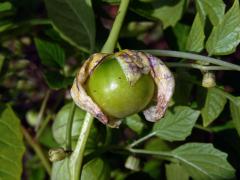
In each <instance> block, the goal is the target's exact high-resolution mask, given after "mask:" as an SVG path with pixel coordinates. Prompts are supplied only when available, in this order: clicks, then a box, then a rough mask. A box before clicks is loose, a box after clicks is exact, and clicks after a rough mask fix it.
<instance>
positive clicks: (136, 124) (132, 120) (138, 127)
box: [125, 114, 144, 134]
mask: <svg viewBox="0 0 240 180" xmlns="http://www.w3.org/2000/svg"><path fill="white" fill-rule="evenodd" d="M125 123H126V125H127V126H128V127H129V128H130V129H132V130H133V131H135V132H136V133H138V134H141V132H142V130H143V128H144V123H143V121H142V119H141V117H140V116H139V115H138V114H134V115H131V116H128V117H127V118H126V120H125Z"/></svg>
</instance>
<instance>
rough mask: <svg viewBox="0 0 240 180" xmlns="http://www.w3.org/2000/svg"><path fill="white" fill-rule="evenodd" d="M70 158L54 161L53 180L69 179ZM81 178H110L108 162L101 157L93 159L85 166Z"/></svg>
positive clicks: (101, 179)
mask: <svg viewBox="0 0 240 180" xmlns="http://www.w3.org/2000/svg"><path fill="white" fill-rule="evenodd" d="M69 163H70V159H69V158H65V159H64V160H62V161H57V162H54V163H53V168H52V175H51V180H67V179H69V178H70V171H69ZM81 174H82V175H81V180H108V179H109V178H110V171H109V166H108V164H107V163H106V162H105V161H103V160H102V159H100V158H96V159H93V160H91V161H89V162H88V163H86V164H85V165H84V166H83V169H82V173H81Z"/></svg>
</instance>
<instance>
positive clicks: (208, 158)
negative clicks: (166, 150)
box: [171, 143, 235, 180]
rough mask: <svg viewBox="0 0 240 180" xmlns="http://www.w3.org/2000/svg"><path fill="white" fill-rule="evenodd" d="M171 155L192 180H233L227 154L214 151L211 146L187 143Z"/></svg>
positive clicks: (232, 171) (232, 172) (233, 171)
mask: <svg viewBox="0 0 240 180" xmlns="http://www.w3.org/2000/svg"><path fill="white" fill-rule="evenodd" d="M171 153H172V155H173V157H174V158H176V159H178V160H179V162H180V164H181V165H182V167H183V168H184V169H185V170H186V171H187V172H188V174H189V175H190V176H191V177H192V178H193V179H196V180H198V179H202V180H208V179H212V180H215V179H233V178H234V176H235V175H234V173H235V170H234V169H233V167H232V166H231V165H230V164H229V163H228V161H227V154H226V153H224V152H221V151H219V150H218V149H215V148H214V147H213V145H212V144H205V143H188V144H185V145H182V146H180V147H178V148H177V149H175V150H173V151H172V152H171Z"/></svg>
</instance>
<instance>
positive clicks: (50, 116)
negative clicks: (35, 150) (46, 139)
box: [36, 115, 52, 139]
mask: <svg viewBox="0 0 240 180" xmlns="http://www.w3.org/2000/svg"><path fill="white" fill-rule="evenodd" d="M51 119H52V115H48V116H47V117H46V119H45V120H44V121H43V123H42V125H41V126H40V127H39V130H38V131H37V134H36V138H37V139H38V138H39V137H40V136H41V135H42V133H43V131H44V129H45V128H46V126H47V125H48V123H49V121H50V120H51Z"/></svg>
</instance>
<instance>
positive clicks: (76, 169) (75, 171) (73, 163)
mask: <svg viewBox="0 0 240 180" xmlns="http://www.w3.org/2000/svg"><path fill="white" fill-rule="evenodd" d="M93 119H94V118H93V116H92V115H91V114H89V113H86V116H85V118H84V121H83V124H82V129H81V133H80V135H79V138H78V142H77V145H76V148H75V150H74V152H73V153H72V155H71V157H70V174H71V180H79V179H80V174H81V173H80V172H81V168H82V161H83V156H84V150H85V146H86V142H87V139H88V136H89V133H90V130H91V126H92V123H93Z"/></svg>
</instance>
